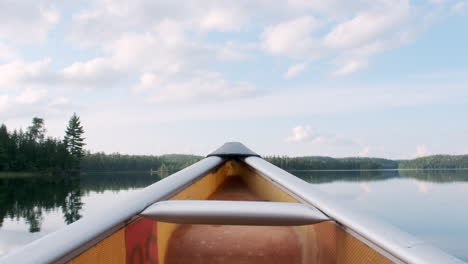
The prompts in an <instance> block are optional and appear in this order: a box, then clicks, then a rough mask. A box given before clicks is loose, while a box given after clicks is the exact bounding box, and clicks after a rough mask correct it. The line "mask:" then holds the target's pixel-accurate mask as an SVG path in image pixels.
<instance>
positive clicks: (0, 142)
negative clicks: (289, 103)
mask: <svg viewBox="0 0 468 264" xmlns="http://www.w3.org/2000/svg"><path fill="white" fill-rule="evenodd" d="M46 131H47V130H46V128H45V123H44V119H42V118H39V117H34V118H33V119H32V123H31V126H29V127H28V128H27V129H26V131H23V130H22V129H19V130H16V129H15V130H13V131H9V130H8V129H7V127H6V126H5V125H4V124H2V125H0V175H1V174H2V173H3V174H5V173H11V172H29V173H38V172H41V173H43V172H47V173H49V174H50V173H52V174H60V173H64V172H65V173H68V172H70V171H75V172H105V171H150V172H154V173H157V174H160V175H165V174H168V173H172V172H174V171H178V170H180V169H183V168H185V167H187V166H189V165H191V164H193V163H195V162H197V161H199V160H201V159H203V157H202V156H197V155H182V154H170V155H160V156H150V155H124V154H119V153H113V154H105V153H102V152H98V153H90V152H89V151H85V150H84V148H83V147H84V146H85V143H84V140H85V138H84V136H83V134H84V129H83V127H82V125H81V123H80V119H79V117H78V116H77V115H76V114H73V116H72V117H71V118H70V121H69V123H68V126H67V127H66V129H65V136H64V138H63V139H60V138H51V137H47V136H46ZM264 158H265V159H266V160H267V161H269V162H271V163H273V164H275V165H277V166H278V167H281V168H283V169H285V170H290V171H293V170H379V169H402V170H404V169H465V168H468V155H433V156H427V157H422V158H416V159H412V160H390V159H382V158H363V157H351V158H331V157H321V156H306V157H287V156H266V157H264Z"/></svg>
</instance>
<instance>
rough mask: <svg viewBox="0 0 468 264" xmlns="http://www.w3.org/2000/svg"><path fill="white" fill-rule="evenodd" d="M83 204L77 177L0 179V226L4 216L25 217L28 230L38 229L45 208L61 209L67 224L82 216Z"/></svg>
mask: <svg viewBox="0 0 468 264" xmlns="http://www.w3.org/2000/svg"><path fill="white" fill-rule="evenodd" d="M82 206H83V203H82V202H81V190H80V178H79V177H78V176H67V177H65V176H63V177H45V176H44V177H40V176H38V177H28V178H7V179H0V227H1V226H2V224H3V219H4V218H5V217H9V218H11V219H17V220H19V219H20V218H24V219H25V221H26V223H27V224H28V225H29V232H31V233H34V232H39V231H40V230H41V224H42V221H43V213H44V212H45V211H50V210H55V209H56V208H61V209H62V212H63V217H64V221H65V222H66V223H67V224H70V223H72V222H74V221H76V220H78V219H80V218H81V215H80V210H81V208H82Z"/></svg>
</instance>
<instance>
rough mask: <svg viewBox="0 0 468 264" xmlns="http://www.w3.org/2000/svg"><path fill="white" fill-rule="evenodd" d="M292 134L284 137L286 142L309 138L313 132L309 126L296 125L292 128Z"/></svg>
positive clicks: (301, 140)
mask: <svg viewBox="0 0 468 264" xmlns="http://www.w3.org/2000/svg"><path fill="white" fill-rule="evenodd" d="M291 132H292V134H291V135H290V136H288V137H287V138H286V141H287V142H304V141H307V140H309V139H310V138H311V137H312V136H313V134H312V129H311V128H310V127H309V126H302V125H300V126H296V127H293V129H292V131H291Z"/></svg>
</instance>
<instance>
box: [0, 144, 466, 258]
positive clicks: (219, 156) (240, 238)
mask: <svg viewBox="0 0 468 264" xmlns="http://www.w3.org/2000/svg"><path fill="white" fill-rule="evenodd" d="M388 209H389V210H391V208H388ZM395 213H398V212H395ZM0 263H73V264H80V263H157V264H186V263H190V264H197V263H207V264H210V263H227V264H231V263H241V264H249V263H255V264H263V263H269V264H271V263H288V264H289V263H290V264H296V263H297V264H305V263H320V264H335V263H336V264H342V263H343V264H348V263H445V264H452V263H453V264H455V263H464V262H462V261H461V260H459V259H457V258H455V257H453V256H451V255H449V254H447V253H445V252H443V251H441V250H439V249H437V248H435V247H433V246H431V245H429V244H427V243H425V242H424V241H422V240H419V239H417V238H414V237H412V236H410V235H408V234H406V233H404V232H402V231H400V230H398V229H396V228H394V227H392V226H390V225H388V224H385V223H382V222H381V221H379V220H375V219H372V218H370V217H368V216H366V215H362V214H359V213H357V212H355V211H354V210H353V209H352V208H349V207H345V206H342V205H341V204H339V203H337V202H336V201H334V200H333V199H331V198H330V197H327V196H326V195H325V194H324V193H322V192H320V191H319V190H317V188H315V187H314V186H313V185H311V184H308V183H307V182H304V181H302V180H301V179H299V178H297V177H295V176H294V175H291V174H289V173H288V172H286V171H284V170H282V169H280V168H278V167H276V166H274V165H272V164H270V163H268V162H267V161H265V160H263V159H262V158H261V157H260V156H259V155H257V154H256V153H254V152H253V151H251V150H250V149H248V148H247V147H245V146H244V145H242V144H241V143H237V142H229V143H226V144H224V145H223V146H221V147H220V148H219V149H217V150H216V151H214V152H213V153H211V154H210V155H208V156H207V158H205V159H203V160H201V161H200V162H198V163H196V164H194V165H192V166H190V167H188V168H185V169H183V170H181V171H179V172H177V173H175V174H173V175H171V176H169V177H166V178H164V179H162V180H160V181H159V182H157V183H155V184H153V185H151V186H148V187H147V188H144V189H143V190H142V191H140V192H139V193H138V194H136V195H134V196H133V197H132V198H131V199H129V200H126V201H125V202H122V203H120V204H119V206H118V207H112V208H107V209H106V210H103V211H102V212H101V213H100V214H97V215H93V216H87V217H84V218H83V219H81V220H79V221H77V222H75V223H73V224H71V225H69V226H67V227H65V228H63V229H60V230H58V231H56V232H54V233H52V234H49V235H47V236H45V237H43V238H41V239H38V240H36V241H34V242H33V243H31V244H29V245H26V246H25V247H23V248H21V249H19V250H16V251H14V252H12V253H11V254H9V255H7V256H5V257H3V258H1V259H0Z"/></svg>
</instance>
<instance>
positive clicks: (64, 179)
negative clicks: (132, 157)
mask: <svg viewBox="0 0 468 264" xmlns="http://www.w3.org/2000/svg"><path fill="white" fill-rule="evenodd" d="M159 179H160V177H159V176H158V175H156V174H149V173H148V172H126V173H125V172H121V173H119V172H110V173H94V174H89V173H88V174H85V175H79V176H78V175H64V176H54V177H52V176H36V177H24V178H0V228H1V227H2V224H3V221H4V219H5V218H10V219H15V220H20V219H24V221H25V222H26V223H27V225H28V226H29V232H31V233H34V232H39V231H41V225H42V222H43V221H44V215H45V213H46V212H49V211H56V210H59V211H61V213H62V215H63V221H64V222H65V223H66V224H71V223H73V222H75V221H77V220H79V219H80V218H81V217H82V208H83V202H82V197H83V196H86V195H88V193H89V192H97V193H101V192H104V191H108V190H112V191H119V190H127V189H135V188H143V187H146V186H148V185H150V184H152V183H154V182H156V181H158V180H159Z"/></svg>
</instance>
